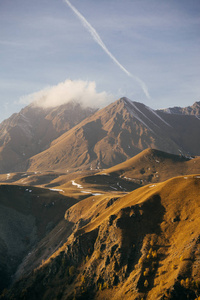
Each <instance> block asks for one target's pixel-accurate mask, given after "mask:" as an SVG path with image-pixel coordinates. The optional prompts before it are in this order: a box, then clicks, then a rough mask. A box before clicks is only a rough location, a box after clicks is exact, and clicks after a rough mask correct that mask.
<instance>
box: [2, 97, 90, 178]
mask: <svg viewBox="0 0 200 300" xmlns="http://www.w3.org/2000/svg"><path fill="white" fill-rule="evenodd" d="M94 111H95V110H94V109H91V108H83V107H82V106H81V105H80V104H78V103H75V102H70V103H67V104H65V105H62V106H59V107H56V108H48V109H43V108H39V107H36V106H34V105H33V104H31V105H29V106H27V107H25V108H24V109H22V110H21V111H20V112H19V113H16V114H13V115H12V116H11V117H10V118H8V119H7V120H5V121H3V122H2V123H1V124H0V173H7V172H13V171H21V170H25V169H26V168H27V160H28V159H29V158H30V157H32V156H33V155H35V154H37V153H40V152H41V151H44V150H45V149H46V148H48V147H49V146H50V143H51V142H52V141H53V140H54V139H56V138H58V137H59V136H60V135H62V134H63V133H64V132H66V131H67V130H69V129H71V128H72V127H74V126H75V125H76V124H78V123H79V122H80V121H82V120H83V119H85V118H86V117H88V116H89V115H90V114H92V113H94Z"/></svg>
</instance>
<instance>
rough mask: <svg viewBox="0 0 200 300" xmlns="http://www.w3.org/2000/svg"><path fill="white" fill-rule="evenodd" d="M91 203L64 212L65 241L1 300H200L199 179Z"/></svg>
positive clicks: (148, 187) (177, 180)
mask: <svg viewBox="0 0 200 300" xmlns="http://www.w3.org/2000/svg"><path fill="white" fill-rule="evenodd" d="M94 198H95V197H94V196H90V197H88V198H87V199H85V200H83V201H84V202H83V201H82V203H81V202H79V203H77V204H76V205H74V206H73V207H71V208H70V209H69V210H67V212H66V214H65V220H66V222H72V223H74V224H75V226H74V232H73V234H72V235H71V236H70V237H69V239H68V241H67V242H66V243H65V244H64V245H63V246H62V247H61V248H60V249H59V250H58V251H57V252H56V253H55V254H54V255H53V256H52V257H51V258H50V259H49V260H47V262H46V263H44V264H43V266H41V267H40V268H39V269H37V270H35V272H34V273H33V274H31V275H29V276H28V277H27V278H26V279H22V280H21V281H19V282H17V283H16V284H15V285H14V287H13V289H12V290H10V291H8V292H7V293H6V292H5V293H4V298H3V299H12V296H15V297H17V299H36V298H38V297H40V299H63V300H64V299H109V298H110V297H112V298H113V299H116V300H117V299H149V300H150V299H171V300H172V299H173V300H174V299H177V300H178V299H191V300H194V299H196V298H197V297H198V296H200V281H199V280H200V244H199V242H200V232H199V228H200V175H190V176H189V175H188V176H179V177H176V178H172V179H169V180H167V181H165V182H163V183H158V184H150V185H146V186H144V187H141V188H139V189H136V190H134V191H133V192H131V193H129V194H127V195H125V196H121V197H119V196H117V197H115V198H112V197H111V195H110V196H109V194H108V195H106V196H105V195H104V196H102V195H99V196H97V198H96V200H95V201H93V200H94ZM87 212H88V213H87ZM80 220H81V221H80ZM66 224H67V223H66ZM23 297H24V298H23Z"/></svg>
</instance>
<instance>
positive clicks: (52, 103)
mask: <svg viewBox="0 0 200 300" xmlns="http://www.w3.org/2000/svg"><path fill="white" fill-rule="evenodd" d="M73 100H74V101H77V102H79V103H82V104H83V105H84V106H90V107H103V106H105V105H107V104H108V103H110V102H112V101H113V100H114V97H113V96H112V95H111V94H108V93H106V92H101V93H98V92H97V91H96V83H95V82H94V81H83V80H75V81H72V80H70V79H67V80H66V81H64V82H61V83H59V84H57V85H55V86H50V87H46V88H45V89H43V90H41V91H39V92H36V93H33V94H30V95H27V96H23V97H21V98H20V103H23V104H26V105H27V104H30V103H34V104H35V105H36V106H38V107H43V108H47V107H56V106H59V105H62V104H65V103H67V102H70V101H73Z"/></svg>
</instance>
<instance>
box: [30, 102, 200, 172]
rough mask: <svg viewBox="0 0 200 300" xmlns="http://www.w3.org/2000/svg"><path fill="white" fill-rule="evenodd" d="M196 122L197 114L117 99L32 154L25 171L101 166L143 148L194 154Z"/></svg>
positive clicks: (198, 131) (197, 146) (198, 147)
mask: <svg viewBox="0 0 200 300" xmlns="http://www.w3.org/2000/svg"><path fill="white" fill-rule="evenodd" d="M199 125H200V120H199V119H198V118H197V117H196V116H193V115H175V114H168V113H165V112H162V111H154V110H152V109H151V108H149V107H147V106H146V105H144V104H141V103H139V102H132V101H130V100H129V99H127V98H121V99H120V100H118V101H116V102H114V103H112V104H110V105H109V106H107V107H105V108H103V109H101V110H99V111H97V112H96V113H94V114H93V115H91V116H90V117H88V118H86V119H84V120H83V121H82V122H80V123H79V124H78V125H77V126H75V127H73V128H72V129H70V130H68V131H67V132H66V133H64V134H63V135H61V136H60V137H59V138H58V139H56V140H54V141H53V142H52V143H51V145H50V147H49V148H48V149H46V150H45V151H43V152H41V153H39V154H38V155H36V156H33V157H31V158H30V159H29V165H28V170H29V171H36V170H41V169H42V170H50V169H51V170H66V169H69V170H70V169H71V170H77V169H85V168H87V169H103V168H108V167H111V166H113V165H116V164H119V163H121V162H123V161H125V160H127V159H129V158H131V157H133V156H134V155H136V154H138V153H139V152H141V151H142V150H144V149H146V148H155V149H159V150H163V151H165V152H169V153H174V154H183V155H189V156H190V155H199V154H200V144H199V140H198V139H199V136H200V126H199Z"/></svg>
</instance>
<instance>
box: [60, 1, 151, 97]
mask: <svg viewBox="0 0 200 300" xmlns="http://www.w3.org/2000/svg"><path fill="white" fill-rule="evenodd" d="M64 1H65V2H66V4H67V5H68V6H69V7H70V8H71V10H72V11H73V12H74V13H75V15H76V16H77V17H78V18H79V19H80V21H81V23H82V24H83V26H84V27H85V28H86V29H87V30H88V31H89V33H90V34H91V36H92V37H93V39H94V40H95V42H97V44H99V46H100V47H101V48H102V49H103V50H104V51H105V52H106V53H107V55H108V56H110V58H111V59H112V60H113V61H114V62H115V63H116V65H118V67H120V69H121V70H122V71H124V73H126V74H127V75H128V76H129V77H132V78H133V79H134V80H135V81H137V82H138V84H139V85H140V86H141V88H142V90H143V92H144V94H145V95H146V97H147V98H150V96H149V92H148V88H147V86H146V84H145V83H144V81H143V80H142V79H140V78H139V77H137V76H134V75H132V74H131V73H130V72H129V71H128V70H126V68H124V67H123V66H122V65H121V64H120V62H119V61H118V60H117V59H116V58H115V57H114V56H113V55H112V53H111V52H110V51H109V50H108V48H107V47H106V45H105V44H104V42H103V41H102V39H101V38H100V36H99V34H98V33H97V32H96V30H95V29H94V27H92V25H91V24H90V23H89V22H88V21H87V20H86V19H85V17H84V16H83V15H82V14H81V13H80V12H79V11H78V10H77V9H76V8H75V7H74V6H73V5H72V4H71V3H70V2H69V0H64Z"/></svg>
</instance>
